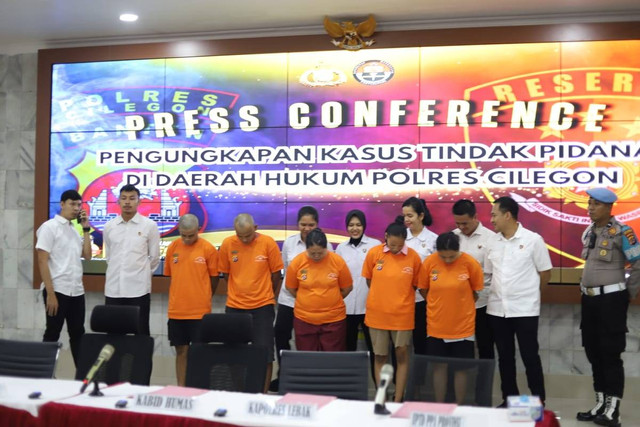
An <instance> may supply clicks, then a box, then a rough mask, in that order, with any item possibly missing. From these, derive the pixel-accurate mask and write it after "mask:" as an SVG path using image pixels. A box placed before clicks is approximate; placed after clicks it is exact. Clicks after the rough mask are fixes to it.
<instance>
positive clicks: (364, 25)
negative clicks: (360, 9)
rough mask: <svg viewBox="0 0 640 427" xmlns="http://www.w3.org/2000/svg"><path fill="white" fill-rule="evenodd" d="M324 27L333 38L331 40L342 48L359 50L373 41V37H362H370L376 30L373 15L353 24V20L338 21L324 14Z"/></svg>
mask: <svg viewBox="0 0 640 427" xmlns="http://www.w3.org/2000/svg"><path fill="white" fill-rule="evenodd" d="M324 28H325V30H327V33H328V34H329V35H330V36H331V37H333V38H334V40H331V42H332V43H333V44H334V45H336V46H338V47H341V48H343V49H347V50H359V49H362V48H363V47H368V46H371V45H372V44H374V43H375V40H373V39H371V40H366V41H365V40H364V37H371V36H372V35H373V33H374V32H375V30H376V20H375V18H374V17H373V15H369V17H368V18H367V20H366V21H363V22H361V23H359V24H357V25H354V23H353V21H345V22H340V23H338V22H335V21H332V20H331V19H329V17H328V16H325V18H324Z"/></svg>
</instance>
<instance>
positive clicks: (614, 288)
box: [580, 282, 627, 297]
mask: <svg viewBox="0 0 640 427" xmlns="http://www.w3.org/2000/svg"><path fill="white" fill-rule="evenodd" d="M625 289H627V285H626V284H625V283H624V282H620V283H614V284H613V285H604V286H595V287H593V288H585V287H584V286H582V285H580V290H581V291H582V293H583V294H584V295H587V296H590V297H595V296H598V295H604V294H610V293H613V292H620V291H624V290H625Z"/></svg>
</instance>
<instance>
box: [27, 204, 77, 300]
mask: <svg viewBox="0 0 640 427" xmlns="http://www.w3.org/2000/svg"><path fill="white" fill-rule="evenodd" d="M36 238H37V242H36V249H41V250H43V251H45V252H48V253H49V272H50V273H51V280H52V282H53V290H54V291H55V292H59V293H61V294H63V295H67V296H70V297H75V296H79V295H84V287H83V286H82V261H81V260H80V257H81V256H82V238H81V237H80V234H78V231H77V230H76V229H75V228H74V226H73V224H72V223H71V221H69V220H67V219H65V218H64V217H62V216H60V215H56V216H55V217H53V218H51V219H50V220H48V221H47V222H45V223H43V224H42V225H41V226H40V227H38V231H36ZM43 288H44V282H43V283H42V284H41V285H40V289H43Z"/></svg>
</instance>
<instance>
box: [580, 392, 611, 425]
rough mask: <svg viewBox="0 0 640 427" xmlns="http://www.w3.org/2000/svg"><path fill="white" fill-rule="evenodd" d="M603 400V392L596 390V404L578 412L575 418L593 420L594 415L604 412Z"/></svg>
mask: <svg viewBox="0 0 640 427" xmlns="http://www.w3.org/2000/svg"><path fill="white" fill-rule="evenodd" d="M604 402H605V397H604V393H603V392H601V391H596V406H594V407H593V408H591V409H590V410H588V411H585V412H578V414H577V415H576V418H577V419H578V421H593V420H594V419H595V418H596V416H598V415H600V414H602V413H603V412H604Z"/></svg>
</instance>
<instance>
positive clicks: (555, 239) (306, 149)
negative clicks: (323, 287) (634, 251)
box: [49, 40, 640, 267]
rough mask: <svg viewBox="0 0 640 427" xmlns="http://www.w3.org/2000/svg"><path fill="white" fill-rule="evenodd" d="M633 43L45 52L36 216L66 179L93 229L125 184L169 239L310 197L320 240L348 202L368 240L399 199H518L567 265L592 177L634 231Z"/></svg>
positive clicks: (216, 231)
mask: <svg viewBox="0 0 640 427" xmlns="http://www.w3.org/2000/svg"><path fill="white" fill-rule="evenodd" d="M639 51H640V41H636V40H633V41H608V42H570V43H528V44H505V45H476V46H447V47H422V48H421V47H415V48H396V49H372V50H362V51H358V52H349V51H322V52H304V53H275V54H256V55H230V56H210V57H192V58H158V59H151V60H126V61H112V62H89V63H68V64H64V63H62V64H55V65H54V66H53V70H52V96H51V133H50V179H49V184H50V188H49V194H50V201H49V205H50V209H49V214H50V216H52V215H54V214H55V213H56V212H57V210H58V205H59V195H60V193H61V192H62V191H64V190H66V189H68V188H76V189H78V191H79V192H80V193H81V194H82V195H83V200H84V202H85V208H86V209H87V211H88V212H89V215H90V221H91V225H92V227H93V228H94V229H95V231H94V232H93V233H92V238H93V240H94V255H95V256H97V257H100V256H101V255H102V253H101V245H102V236H101V230H102V227H103V226H104V224H105V223H106V221H108V220H109V219H111V218H113V217H115V216H116V215H117V214H118V213H119V209H118V206H117V197H118V192H119V189H120V187H121V186H122V185H124V184H126V183H129V184H135V185H136V186H137V187H138V188H139V189H140V190H141V192H142V203H141V206H140V212H141V213H143V214H144V215H147V216H149V217H151V218H152V219H154V220H155V221H157V223H158V226H159V228H160V230H161V233H162V235H163V238H164V242H165V244H166V243H167V242H169V241H170V240H171V239H173V238H175V237H176V236H177V221H178V218H179V216H180V215H182V214H184V213H187V212H191V213H194V214H196V215H197V216H198V217H199V218H200V221H201V225H202V232H203V236H204V237H205V238H207V239H209V240H210V241H212V242H213V243H215V244H219V243H220V242H221V241H222V239H223V238H224V237H226V236H227V235H229V233H231V232H232V222H233V218H234V217H235V216H236V215H237V214H238V213H241V212H249V213H251V214H253V215H254V217H255V219H256V222H257V223H258V225H259V229H260V230H261V231H262V232H264V233H267V234H270V235H272V236H273V237H274V238H276V240H279V241H282V240H284V238H286V237H287V236H288V235H290V234H291V233H294V232H295V223H296V212H297V211H298V209H299V208H300V207H301V206H304V205H307V204H310V205H313V206H315V207H316V208H318V210H319V211H320V226H321V227H322V228H323V229H324V230H325V231H327V232H329V233H330V234H331V240H332V241H333V242H339V241H342V240H344V239H346V237H345V236H346V232H345V218H344V216H345V214H346V212H348V211H349V210H351V209H354V208H359V209H362V210H363V211H364V212H365V213H366V215H367V223H368V228H367V234H369V235H372V236H375V237H378V238H381V237H382V234H383V230H384V229H385V228H386V226H387V225H388V224H389V223H390V222H392V221H393V219H394V218H395V217H396V215H398V214H399V213H400V212H401V205H402V202H403V201H404V200H405V199H407V198H408V197H410V196H415V195H417V196H419V197H421V198H424V199H425V200H426V202H427V205H428V207H429V209H430V210H431V212H432V215H433V217H434V223H433V225H432V226H431V227H430V228H431V229H432V230H433V231H435V232H436V233H441V232H444V231H448V230H450V229H452V228H453V227H454V226H455V224H454V222H453V219H452V216H451V205H452V204H453V202H455V201H456V200H458V199H460V198H468V199H471V200H473V201H475V202H476V204H477V205H478V210H479V217H480V219H481V220H482V221H483V223H485V225H487V226H489V227H491V225H490V224H489V211H490V208H491V207H490V203H491V202H492V201H493V200H495V198H497V197H500V196H503V195H508V196H511V197H513V198H514V199H516V200H517V201H518V202H519V203H520V207H521V215H520V220H521V222H522V223H523V225H524V226H525V227H527V228H529V229H532V230H534V231H536V232H538V233H540V234H541V235H542V236H543V237H544V239H545V241H546V242H547V244H548V245H549V247H550V250H551V251H552V260H553V263H554V266H555V267H575V266H579V265H580V264H581V262H580V259H579V254H580V235H581V233H582V231H583V230H584V228H585V227H586V226H587V225H588V224H589V218H588V216H587V214H586V204H587V200H588V196H587V195H586V194H585V192H584V190H586V189H587V188H590V187H595V186H598V187H609V188H611V189H613V190H614V191H615V192H616V193H617V194H618V197H619V202H618V203H617V204H616V206H615V208H614V213H615V214H616V215H617V216H618V218H619V219H620V220H622V221H624V222H626V223H628V224H629V225H631V226H633V227H634V228H635V229H636V230H640V195H639V194H638V185H639V184H640V170H639V169H640V160H639V158H640V102H639V101H640V56H638V55H630V54H629V52H639Z"/></svg>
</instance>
